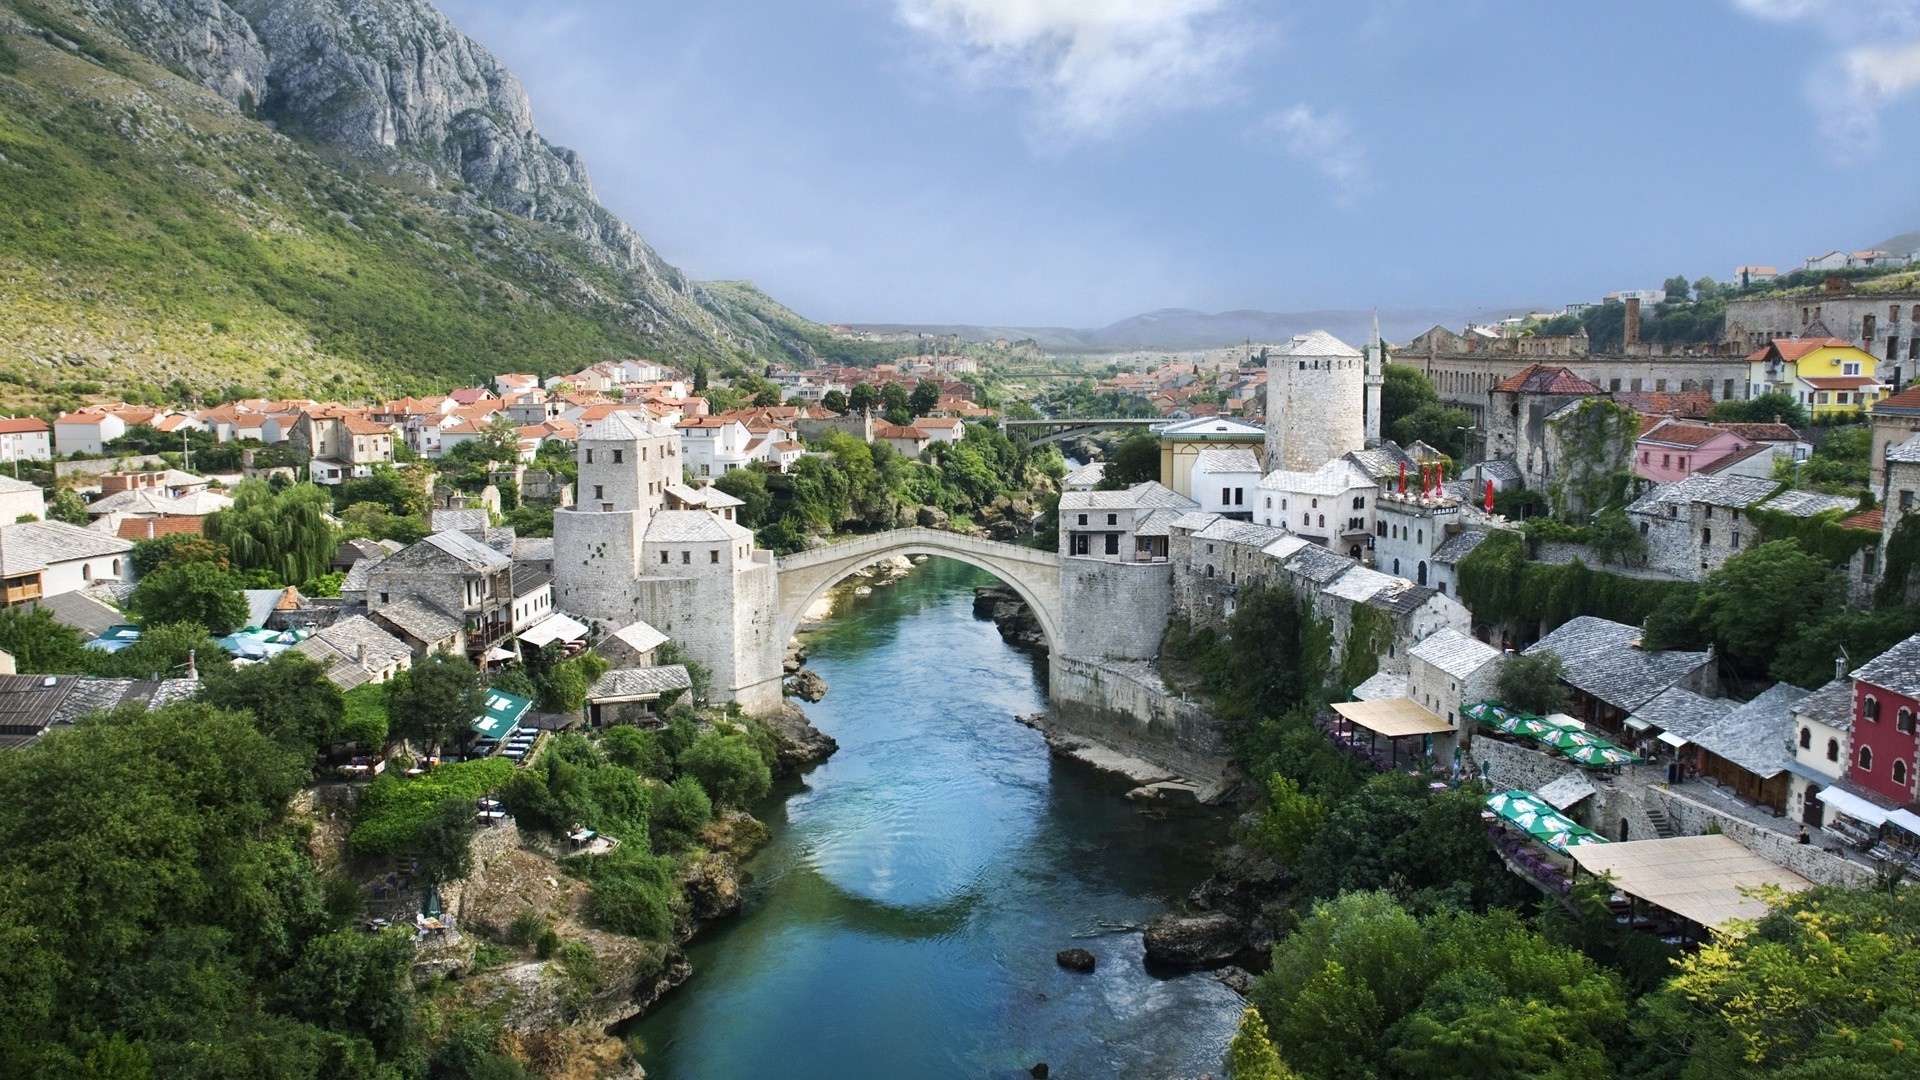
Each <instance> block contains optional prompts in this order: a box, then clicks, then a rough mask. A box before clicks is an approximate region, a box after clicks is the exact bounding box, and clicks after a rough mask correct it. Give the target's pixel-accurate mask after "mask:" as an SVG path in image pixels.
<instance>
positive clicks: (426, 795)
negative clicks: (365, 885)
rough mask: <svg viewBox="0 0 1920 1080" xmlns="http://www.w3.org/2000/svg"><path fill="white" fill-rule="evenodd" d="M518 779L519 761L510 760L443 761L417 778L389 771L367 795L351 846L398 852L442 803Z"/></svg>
mask: <svg viewBox="0 0 1920 1080" xmlns="http://www.w3.org/2000/svg"><path fill="white" fill-rule="evenodd" d="M512 777H513V762H511V761H508V760H506V759H505V758H485V759H482V760H479V761H461V762H456V763H455V764H452V765H442V766H440V767H439V768H437V769H435V770H433V771H432V772H430V773H427V774H426V775H425V776H417V777H412V778H406V777H400V776H395V775H393V774H392V773H388V774H386V775H384V776H382V777H380V778H379V779H378V780H375V781H374V782H373V783H372V784H370V785H369V786H368V787H367V791H366V794H365V795H362V796H361V798H360V805H359V806H358V807H357V808H355V810H354V814H353V817H354V826H353V833H352V835H350V836H349V837H348V845H349V846H350V847H352V848H353V850H354V851H355V852H358V853H360V854H370V853H373V852H381V851H397V850H399V849H401V848H403V847H406V846H408V845H410V844H412V843H413V842H414V841H415V839H416V837H417V836H418V834H419V831H420V827H421V826H423V825H425V824H426V823H427V822H428V821H429V820H431V819H432V817H433V816H434V813H435V812H436V811H438V810H439V809H440V807H441V806H443V805H445V804H447V803H450V802H453V801H455V800H468V801H471V800H473V799H478V798H479V797H480V796H482V795H485V794H487V793H489V792H492V791H498V790H499V789H500V788H501V787H503V786H505V784H506V783H507V781H508V780H509V779H511V778H512Z"/></svg>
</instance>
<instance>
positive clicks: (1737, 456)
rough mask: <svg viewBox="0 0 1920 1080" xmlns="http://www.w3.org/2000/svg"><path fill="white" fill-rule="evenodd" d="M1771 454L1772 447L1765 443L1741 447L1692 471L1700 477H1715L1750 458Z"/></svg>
mask: <svg viewBox="0 0 1920 1080" xmlns="http://www.w3.org/2000/svg"><path fill="white" fill-rule="evenodd" d="M1772 452H1773V447H1771V446H1768V445H1767V444H1766V443H1761V442H1757V443H1754V444H1752V445H1751V446H1743V447H1741V448H1740V449H1738V450H1735V451H1734V452H1733V453H1731V454H1728V455H1727V456H1726V457H1723V458H1720V459H1718V460H1716V461H1711V462H1708V463H1707V464H1705V465H1702V466H1700V467H1699V468H1697V469H1695V470H1693V471H1694V472H1697V473H1699V474H1701V475H1702V476H1717V475H1719V474H1720V473H1723V472H1725V471H1727V470H1728V469H1731V468H1733V467H1734V466H1735V465H1738V464H1740V463H1741V462H1743V461H1745V460H1747V459H1748V458H1750V457H1757V456H1759V455H1761V454H1771V453H1772Z"/></svg>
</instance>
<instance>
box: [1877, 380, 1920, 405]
mask: <svg viewBox="0 0 1920 1080" xmlns="http://www.w3.org/2000/svg"><path fill="white" fill-rule="evenodd" d="M1882 409H1885V410H1887V411H1888V412H1892V411H1893V410H1895V409H1915V410H1920V383H1914V384H1913V385H1912V386H1909V387H1907V388H1906V389H1905V390H1902V391H1900V392H1899V393H1897V394H1895V395H1893V396H1892V397H1890V398H1882V399H1880V400H1879V401H1878V402H1876V403H1875V404H1874V406H1873V411H1874V412H1879V411H1880V410H1882Z"/></svg>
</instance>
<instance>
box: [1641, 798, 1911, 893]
mask: <svg viewBox="0 0 1920 1080" xmlns="http://www.w3.org/2000/svg"><path fill="white" fill-rule="evenodd" d="M1645 795H1646V798H1647V799H1648V800H1649V801H1650V802H1651V803H1652V804H1653V805H1654V806H1656V807H1658V808H1660V809H1661V810H1663V811H1665V813H1666V815H1667V820H1669V821H1671V822H1672V823H1673V827H1674V828H1675V829H1676V830H1678V831H1679V833H1680V835H1682V836H1696V835H1699V834H1700V833H1704V832H1706V831H1707V826H1708V824H1709V823H1711V822H1719V824H1720V831H1721V832H1722V833H1725V834H1726V835H1728V836H1731V837H1733V838H1734V839H1735V840H1738V841H1740V843H1742V844H1744V845H1745V846H1746V847H1748V848H1749V849H1751V850H1752V851H1753V852H1754V853H1755V854H1757V855H1759V856H1761V857H1762V858H1764V859H1767V860H1768V861H1770V862H1775V863H1778V864H1780V865H1781V866H1784V867H1786V868H1787V869H1789V870H1791V871H1793V872H1794V873H1796V874H1799V875H1800V876H1801V877H1804V878H1806V879H1807V880H1808V881H1811V882H1814V883H1815V884H1818V885H1849V886H1859V885H1864V884H1866V883H1868V882H1869V881H1871V880H1872V878H1873V871H1872V870H1870V869H1868V868H1867V867H1865V866H1862V865H1861V864H1859V863H1856V862H1851V861H1849V860H1847V859H1843V858H1841V857H1840V856H1838V855H1835V854H1833V853H1831V852H1828V851H1824V850H1822V849H1820V848H1818V847H1815V846H1814V845H1812V844H1802V843H1800V842H1799V840H1798V838H1797V837H1796V836H1789V835H1787V834H1786V833H1781V832H1774V831H1773V830H1771V829H1765V828H1762V827H1760V826H1758V825H1755V824H1753V823H1752V822H1750V821H1743V820H1741V819H1740V818H1737V817H1734V816H1732V815H1730V814H1726V813H1724V812H1722V811H1719V810H1717V809H1715V808H1714V807H1713V806H1711V805H1709V804H1707V803H1703V802H1700V801H1699V800H1697V799H1695V798H1693V797H1692V796H1690V795H1686V794H1683V793H1682V792H1680V791H1676V790H1673V789H1671V788H1663V787H1650V788H1647V789H1646V790H1645ZM1790 824H1791V823H1788V824H1787V825H1783V827H1790ZM1647 835H1649V836H1650V835H1652V834H1651V833H1648V834H1647Z"/></svg>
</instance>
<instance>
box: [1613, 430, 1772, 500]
mask: <svg viewBox="0 0 1920 1080" xmlns="http://www.w3.org/2000/svg"><path fill="white" fill-rule="evenodd" d="M1752 445H1753V442H1752V440H1750V439H1746V438H1743V437H1741V436H1740V435H1738V434H1735V433H1734V432H1731V431H1728V430H1726V429H1725V428H1717V427H1713V426H1711V425H1708V424H1697V423H1692V422H1690V421H1686V420H1673V419H1668V420H1662V421H1660V422H1658V423H1656V424H1654V425H1653V426H1652V427H1650V428H1648V429H1647V430H1646V431H1644V432H1642V433H1641V435H1640V440H1639V441H1638V442H1636V443H1635V444H1634V454H1633V471H1634V472H1636V473H1638V474H1640V475H1641V476H1644V477H1646V478H1647V479H1649V480H1652V481H1653V482H1654V483H1656V484H1669V483H1672V482H1674V481H1675V480H1685V479H1686V478H1687V477H1688V476H1689V475H1691V474H1693V473H1695V472H1698V471H1699V470H1700V469H1703V468H1705V467H1706V466H1708V465H1711V464H1713V463H1714V462H1716V461H1719V460H1720V459H1721V458H1724V457H1727V456H1729V455H1731V454H1735V453H1738V452H1739V451H1741V450H1745V449H1746V448H1747V447H1749V446H1752Z"/></svg>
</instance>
